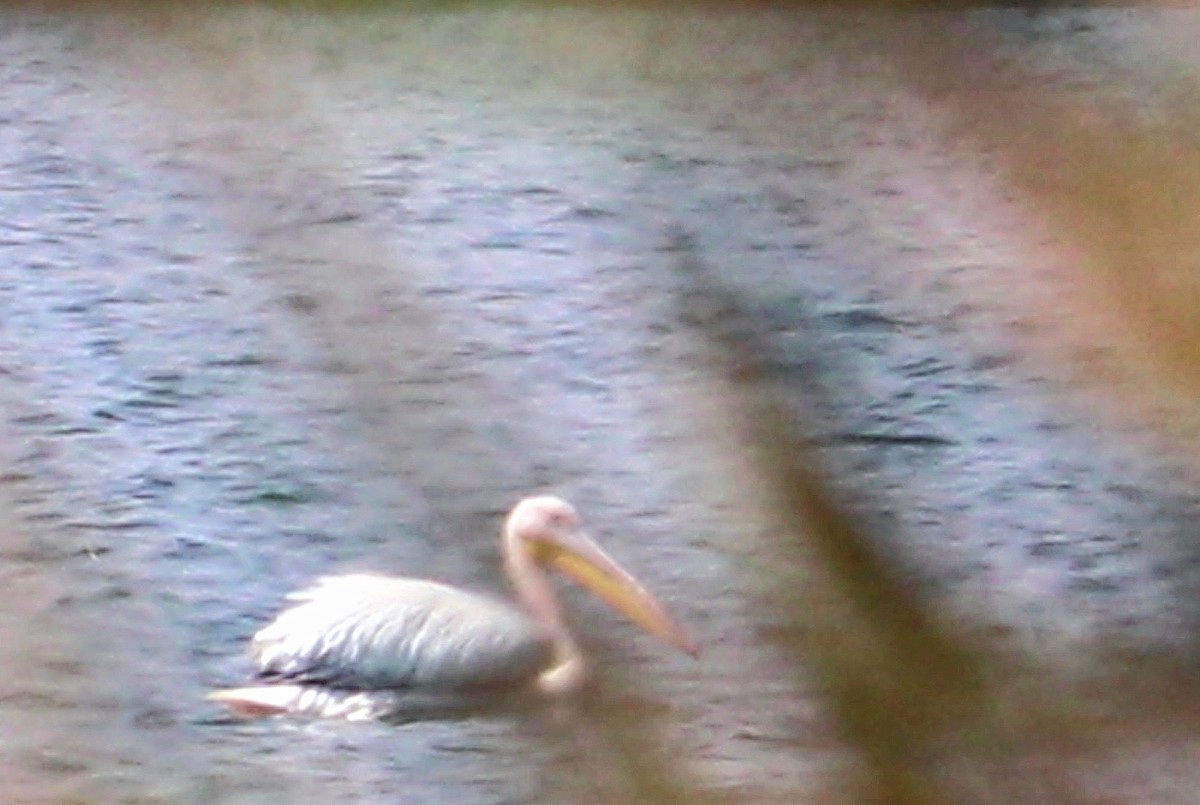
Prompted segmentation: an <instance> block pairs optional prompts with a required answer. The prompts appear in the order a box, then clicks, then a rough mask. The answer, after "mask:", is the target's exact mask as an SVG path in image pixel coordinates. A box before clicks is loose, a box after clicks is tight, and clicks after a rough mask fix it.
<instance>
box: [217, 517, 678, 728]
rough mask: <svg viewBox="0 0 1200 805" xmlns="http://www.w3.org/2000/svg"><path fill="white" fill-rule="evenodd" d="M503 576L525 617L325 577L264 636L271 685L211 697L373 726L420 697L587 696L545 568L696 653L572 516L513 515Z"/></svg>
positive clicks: (503, 608)
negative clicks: (369, 721) (501, 692)
mask: <svg viewBox="0 0 1200 805" xmlns="http://www.w3.org/2000/svg"><path fill="white" fill-rule="evenodd" d="M503 550H504V567H505V570H506V571H507V573H508V576H509V578H510V579H511V580H512V583H513V586H514V587H515V589H516V593H517V600H518V601H519V603H520V605H521V606H520V608H517V607H514V606H512V605H511V604H508V603H506V602H503V601H498V600H495V599H493V598H491V597H488V596H484V595H479V594H476V593H471V592H467V591H465V590H459V589H456V588H454V587H449V586H446V585H444V584H439V583H437V582H433V581H426V580H423V579H409V578H394V577H386V576H374V575H346V576H328V577H325V578H323V579H321V580H319V581H318V583H317V584H316V586H314V587H312V588H310V589H307V590H302V591H300V592H296V593H292V594H291V595H290V596H289V598H290V599H291V600H294V601H298V602H299V603H298V604H297V605H296V606H294V607H292V608H291V609H288V610H285V611H284V612H283V613H281V614H280V615H279V616H278V617H277V618H276V619H275V620H274V621H273V622H271V623H270V624H268V625H267V626H265V627H264V628H263V629H261V630H260V631H259V632H258V633H257V634H256V635H254V638H253V639H252V641H251V648H250V651H251V655H252V657H253V659H254V661H255V664H256V665H257V666H258V677H259V679H260V680H261V681H262V684H259V685H254V686H251V687H243V688H232V689H227V690H218V691H214V692H213V693H211V694H209V698H210V699H212V700H214V701H220V702H223V703H225V704H226V705H228V706H229V707H230V708H231V709H232V710H233V712H235V713H238V714H241V715H270V714H276V713H288V712H291V713H306V714H310V715H322V716H341V717H348V718H355V717H359V718H366V717H373V716H376V715H379V714H380V713H381V712H382V711H386V710H387V709H388V708H390V707H392V706H394V705H395V704H396V703H398V702H400V701H402V700H403V697H404V696H405V695H406V694H408V693H411V692H418V693H451V694H460V693H463V694H465V693H470V692H472V691H476V692H478V691H483V690H494V689H497V688H502V689H512V688H531V689H533V690H535V691H538V692H541V693H544V694H549V695H563V694H568V693H571V692H573V691H575V690H576V689H578V688H579V687H580V685H581V684H582V683H583V681H584V679H585V676H586V667H585V664H584V659H583V655H582V654H581V653H580V650H579V647H578V646H577V645H576V643H575V641H574V639H572V637H571V633H570V631H569V630H568V629H567V626H566V624H565V623H564V622H563V619H562V614H561V612H560V611H559V607H558V601H557V599H556V597H555V592H554V588H553V587H552V586H551V584H550V581H549V579H548V578H547V577H546V574H545V572H544V571H543V567H545V566H553V567H555V568H558V569H559V570H561V571H562V572H564V573H566V574H567V575H569V576H571V577H572V578H573V579H574V580H575V581H577V582H579V583H580V584H581V585H583V586H584V587H586V588H588V589H589V590H591V591H592V592H593V593H595V594H596V595H597V596H599V597H600V598H601V599H602V600H604V601H605V602H606V603H608V604H609V605H610V606H612V607H613V608H614V609H616V610H617V611H619V612H621V613H623V614H624V615H625V616H626V617H628V618H629V619H630V620H632V621H633V622H634V623H636V624H637V625H639V626H641V627H642V628H643V629H645V630H646V631H647V632H649V633H650V634H652V635H654V636H655V637H657V638H659V639H660V640H662V641H664V642H666V643H669V644H671V645H673V646H675V647H677V648H679V649H681V650H683V651H685V652H687V653H688V654H691V655H692V656H693V657H694V656H696V655H697V653H698V652H697V649H696V646H695V644H694V643H693V642H692V641H691V639H690V638H689V637H688V636H687V634H686V633H685V632H684V631H683V629H682V628H681V627H680V626H679V625H677V624H676V623H675V621H673V620H672V619H671V617H670V616H669V615H667V613H666V610H664V609H663V607H662V605H661V604H659V602H658V601H657V600H656V599H655V598H654V596H652V595H651V594H650V593H649V592H647V591H646V590H645V589H644V588H643V587H642V586H641V585H640V584H639V583H638V582H637V580H636V579H634V577H633V576H631V575H630V574H629V573H628V572H626V571H625V570H624V569H622V568H621V567H620V565H618V564H617V563H616V562H614V561H613V560H612V559H610V558H609V557H608V556H607V555H606V554H605V553H604V552H603V551H602V550H601V549H600V548H599V547H598V546H597V545H596V544H595V543H594V542H592V540H591V539H589V538H588V537H587V535H586V534H585V533H584V532H583V531H582V529H581V528H580V519H579V515H578V514H576V512H575V509H574V507H572V506H571V505H570V504H569V503H567V502H566V501H564V500H561V499H559V498H556V497H549V496H545V497H530V498H525V499H524V500H522V501H521V502H519V503H518V504H517V505H516V506H515V507H513V510H512V511H511V512H510V513H509V515H508V519H507V520H506V521H505V525H504V531H503Z"/></svg>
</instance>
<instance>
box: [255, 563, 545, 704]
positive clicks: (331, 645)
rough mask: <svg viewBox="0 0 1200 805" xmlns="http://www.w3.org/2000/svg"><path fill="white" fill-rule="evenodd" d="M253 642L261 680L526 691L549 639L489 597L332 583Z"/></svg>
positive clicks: (404, 582) (366, 582)
mask: <svg viewBox="0 0 1200 805" xmlns="http://www.w3.org/2000/svg"><path fill="white" fill-rule="evenodd" d="M290 598H292V599H293V600H295V601H298V602H299V603H298V604H297V605H296V606H294V607H292V608H291V609H288V610H286V611H284V612H283V613H282V614H280V615H279V617H278V618H276V619H275V621H274V622H272V623H271V624H269V625H268V626H266V627H264V628H263V629H262V630H260V631H259V632H258V634H256V635H255V636H254V640H253V641H252V643H251V653H252V655H253V657H254V659H255V662H256V663H257V664H258V669H259V675H260V676H261V677H263V678H265V679H273V680H290V681H294V682H303V683H319V684H323V685H329V686H332V687H338V688H347V689H357V690H370V689H382V688H409V687H423V688H448V689H454V688H465V687H474V686H486V685H498V684H512V683H518V682H525V681H528V680H530V679H532V678H533V677H535V676H536V675H537V673H538V672H539V671H541V670H542V669H543V668H545V667H546V666H547V665H548V664H549V663H550V661H551V656H552V651H551V645H550V641H549V638H548V636H547V635H545V634H544V633H543V631H542V630H541V629H540V628H539V627H538V626H537V625H536V624H535V623H534V622H533V621H531V620H530V619H529V618H527V617H526V616H525V615H524V614H522V613H521V612H519V611H518V610H516V609H514V608H513V607H511V606H508V605H506V604H504V603H502V602H500V601H496V600H493V599H491V598H488V597H486V596H482V595H476V594H473V593H469V592H465V591H463V590H458V589H455V588H453V587H448V586H446V585H444V584H438V583H436V582H431V581H424V580H419V579H405V578H388V577H385V576H370V575H350V576H329V577H326V578H323V579H321V580H320V581H319V582H318V583H317V584H316V585H315V586H314V587H312V588H310V589H308V590H303V591H301V592H298V593H294V594H293V595H291V596H290Z"/></svg>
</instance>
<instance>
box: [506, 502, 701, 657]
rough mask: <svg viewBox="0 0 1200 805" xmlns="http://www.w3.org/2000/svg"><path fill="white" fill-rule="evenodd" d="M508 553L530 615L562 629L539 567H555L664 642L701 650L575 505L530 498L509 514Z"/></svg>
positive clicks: (691, 651)
mask: <svg viewBox="0 0 1200 805" xmlns="http://www.w3.org/2000/svg"><path fill="white" fill-rule="evenodd" d="M504 555H505V562H506V564H507V567H508V572H509V575H510V576H511V577H512V579H513V581H514V583H515V584H516V585H517V592H518V594H519V595H520V597H521V600H522V601H523V602H524V603H525V606H526V607H527V608H528V609H529V611H530V612H531V614H533V615H534V616H535V617H537V618H538V619H539V620H541V621H543V622H544V623H546V624H547V625H549V626H551V627H552V628H556V629H557V630H561V631H562V633H563V634H565V630H562V627H561V621H560V616H559V614H558V607H557V605H556V604H555V602H554V596H553V592H552V591H551V590H550V588H549V586H548V585H545V584H542V583H540V580H541V579H542V578H544V577H543V576H542V574H541V573H537V572H536V568H538V567H541V568H554V569H556V570H559V571H561V572H562V573H564V574H566V575H567V576H569V577H570V578H571V579H573V580H574V581H575V582H577V583H578V584H580V585H581V586H582V587H584V588H585V589H587V590H588V591H590V592H591V593H592V594H594V595H595V596H596V597H598V598H600V599H601V600H602V601H604V602H605V603H606V604H608V605H609V606H610V607H612V608H613V609H615V610H616V611H618V612H620V613H621V614H622V615H624V616H625V617H627V618H629V620H631V621H633V622H634V623H635V624H637V625H638V626H640V627H641V628H642V629H644V630H646V631H647V632H649V633H650V634H651V635H653V636H654V637H656V638H658V639H659V640H662V641H663V642H664V643H667V644H669V645H672V646H675V647H676V648H678V649H680V650H681V651H684V652H686V653H688V654H690V655H691V656H693V657H695V656H697V654H698V653H699V651H698V649H697V647H696V644H695V643H693V642H692V640H691V638H690V637H688V635H687V633H686V632H684V630H683V628H682V627H680V626H679V624H677V623H676V622H675V621H674V620H673V619H672V618H671V617H670V615H668V614H667V611H666V609H664V608H663V606H662V604H660V603H659V602H658V600H657V599H656V598H655V597H654V596H653V595H651V594H650V593H649V592H648V591H647V590H646V589H645V588H644V587H643V586H642V585H641V584H640V583H639V582H638V580H637V579H635V578H634V577H633V575H632V574H630V573H629V572H628V571H626V570H625V569H624V568H622V567H621V566H620V565H618V564H617V563H616V562H615V561H614V560H613V559H611V558H610V557H609V556H608V554H606V553H605V552H604V551H603V550H601V548H600V546H598V545H597V544H596V543H595V542H593V541H592V539H591V538H590V537H589V536H588V535H587V533H586V532H585V531H584V530H583V523H582V520H581V519H580V517H579V514H578V512H576V511H575V507H574V506H572V505H571V504H570V503H567V502H566V501H565V500H563V499H561V498H558V497H554V496H552V495H544V496H537V497H529V498H525V499H524V500H522V501H521V502H520V503H518V504H517V505H516V506H515V507H514V508H513V510H512V512H510V513H509V515H508V520H507V521H506V522H505V527H504Z"/></svg>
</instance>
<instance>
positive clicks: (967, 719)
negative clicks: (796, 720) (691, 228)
mask: <svg viewBox="0 0 1200 805" xmlns="http://www.w3.org/2000/svg"><path fill="white" fill-rule="evenodd" d="M677 251H680V252H682V253H683V255H684V257H683V258H682V259H681V260H680V262H679V264H678V269H679V274H680V276H681V277H682V280H683V289H682V293H681V297H680V298H681V302H682V311H681V313H682V317H683V318H684V320H685V321H687V322H688V323H689V324H691V325H692V326H693V327H695V328H696V329H697V330H698V331H699V332H701V333H702V335H703V336H704V338H705V340H706V341H707V343H709V344H710V345H712V347H713V348H714V349H715V352H716V354H717V357H718V362H719V364H720V366H721V367H722V368H723V370H724V372H725V374H726V376H727V377H728V379H729V381H730V385H731V387H733V393H734V398H735V405H736V406H737V408H738V411H737V419H738V422H739V423H740V425H741V426H742V427H743V428H744V432H745V442H746V444H748V445H749V447H750V449H751V450H752V451H753V455H754V457H755V460H756V464H757V466H758V467H759V469H760V471H761V476H760V478H761V481H762V483H763V484H764V485H765V486H766V489H767V497H768V498H769V499H770V500H771V501H773V503H774V510H773V511H771V512H769V513H768V515H767V518H768V521H769V522H770V523H772V524H773V527H772V529H771V530H772V532H773V533H774V534H775V535H776V536H777V539H776V540H775V541H774V542H773V543H772V544H771V545H769V546H768V550H769V551H770V553H771V556H772V559H773V562H772V567H774V568H776V569H777V570H776V572H774V573H770V574H768V575H769V577H768V578H765V579H762V580H761V581H762V582H763V587H764V588H765V589H766V590H767V595H768V596H769V598H770V602H771V604H772V606H773V607H777V608H778V610H779V611H780V613H781V617H782V619H783V621H784V623H785V624H786V626H785V629H784V633H783V634H782V635H780V636H779V640H778V643H779V646H780V647H781V649H782V650H783V651H784V652H786V654H787V655H788V656H790V657H791V659H792V661H793V663H794V666H795V668H796V669H797V679H796V682H797V686H798V687H799V685H800V684H801V683H802V681H803V680H802V678H801V675H800V674H799V671H800V669H801V668H802V667H809V668H813V669H815V670H817V672H818V673H819V675H820V678H821V679H822V680H823V681H824V683H825V684H826V685H827V686H828V689H829V690H828V692H829V694H830V699H831V702H832V707H833V709H834V711H835V714H836V715H837V717H838V719H839V721H840V723H841V724H842V725H843V727H844V729H845V730H846V732H847V734H848V737H849V738H850V739H851V740H852V742H853V743H854V744H855V745H856V746H857V747H858V748H859V749H860V751H861V752H862V753H863V756H864V757H865V759H866V760H867V762H868V764H869V768H870V772H871V775H870V776H871V779H870V788H871V790H872V791H873V792H874V794H873V796H874V799H875V800H876V801H880V802H887V803H904V804H905V805H909V804H911V805H925V804H927V803H956V802H963V801H972V802H987V801H994V802H1009V801H1013V799H1014V798H1015V797H1018V796H1019V797H1021V798H1023V799H1025V800H1026V801H1029V800H1030V797H1031V796H1033V797H1034V798H1035V799H1037V798H1038V795H1039V794H1038V792H1040V791H1041V789H1040V788H1039V787H1038V786H1042V783H1040V782H1039V781H1036V780H1022V779H1020V778H1017V779H1012V780H1006V781H999V782H998V781H997V780H996V779H995V777H996V775H988V776H987V779H986V780H985V779H984V778H983V777H977V776H976V775H978V774H979V773H980V772H979V770H978V768H974V769H971V770H969V771H968V774H967V775H966V776H965V777H963V778H962V779H961V780H958V781H956V783H955V785H954V786H950V785H948V784H946V783H945V782H944V781H942V782H939V781H938V778H939V776H942V772H943V771H944V769H942V768H941V767H939V766H938V765H937V764H938V763H940V762H942V761H952V762H954V763H957V762H959V761H961V760H962V759H963V758H964V757H967V758H970V757H972V756H974V755H977V754H978V753H979V750H980V748H982V750H983V754H984V756H985V757H984V758H983V759H984V760H986V761H987V762H988V763H991V762H993V761H995V760H997V759H1001V760H1003V759H1006V758H1009V757H1010V756H1011V755H1012V753H1013V752H1014V751H1015V750H1016V748H1017V745H1016V742H1015V740H1014V739H1013V736H1012V731H1011V730H1010V729H1008V728H1007V727H1006V726H1005V725H1004V724H1002V723H1001V722H1000V721H999V720H998V719H997V717H996V714H995V710H994V705H995V698H994V697H995V691H994V690H993V688H992V686H991V685H990V681H989V663H990V662H991V658H989V657H988V656H986V655H985V654H984V653H983V652H982V651H981V650H979V649H978V648H977V647H975V646H973V645H972V644H971V642H970V641H969V640H967V639H966V638H965V637H964V636H963V635H962V634H960V633H958V632H956V631H955V630H953V629H952V628H950V627H949V626H948V625H947V623H945V622H944V621H943V619H942V618H940V617H938V615H937V614H936V613H935V611H934V607H933V606H932V605H931V603H930V602H929V601H928V600H926V598H925V596H923V595H922V594H921V592H920V591H919V590H918V589H916V588H915V587H914V586H913V585H911V584H908V583H906V582H905V581H904V580H903V578H902V576H901V574H900V573H899V572H898V568H899V563H898V562H896V561H895V560H894V559H893V558H892V557H889V556H887V555H886V553H885V552H884V550H883V549H882V547H881V546H882V545H884V544H885V540H883V539H881V538H879V537H878V536H877V535H874V534H872V533H871V530H870V528H869V527H868V526H866V525H865V524H864V523H863V522H861V519H860V518H857V517H855V516H853V515H852V514H850V513H849V512H848V511H847V510H846V508H845V507H844V506H843V505H842V504H841V503H840V502H839V501H838V500H837V498H836V496H835V495H834V494H833V493H832V492H831V490H830V485H829V483H828V482H827V480H826V477H825V475H824V473H823V472H822V470H821V469H820V468H819V465H818V462H817V460H816V458H815V457H814V456H813V455H812V453H811V452H809V451H807V450H805V449H804V447H803V444H804V443H805V439H804V437H803V435H802V434H801V433H799V432H798V431H797V428H796V426H795V425H794V424H793V417H792V415H791V411H790V407H789V404H788V403H787V401H785V400H784V398H783V396H782V395H781V394H780V392H779V390H778V388H776V385H777V384H774V383H773V382H772V381H773V380H774V379H775V378H777V377H778V376H779V375H780V374H781V371H780V363H781V362H780V361H779V360H778V358H777V356H776V355H775V353H774V350H773V349H772V348H771V346H770V344H769V343H768V342H767V340H766V338H765V337H764V336H763V335H762V334H761V333H760V332H758V331H757V329H756V326H755V324H754V323H753V321H752V318H751V316H750V315H749V314H748V313H747V312H746V311H745V310H744V309H743V308H742V306H741V305H740V304H739V302H738V300H737V299H736V298H735V296H734V295H733V294H732V293H731V292H730V291H729V290H728V289H727V288H725V287H724V286H722V285H721V284H720V283H719V281H717V280H715V279H714V278H713V277H712V276H711V275H710V274H709V272H708V271H706V270H705V268H704V266H702V265H701V264H700V263H699V261H698V260H696V259H695V258H694V256H692V255H690V254H689V248H688V245H687V244H686V243H684V244H682V247H680V248H678V249H677ZM975 765H976V766H979V765H981V764H975ZM964 786H965V787H966V788H967V789H969V790H970V795H969V797H968V799H964V798H963V796H964V791H963V787H964ZM1042 787H1043V788H1044V786H1042ZM1042 801H1057V802H1069V801H1070V798H1069V795H1067V794H1066V793H1065V792H1063V791H1061V790H1058V791H1055V792H1054V794H1053V798H1052V799H1043V800H1042Z"/></svg>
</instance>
